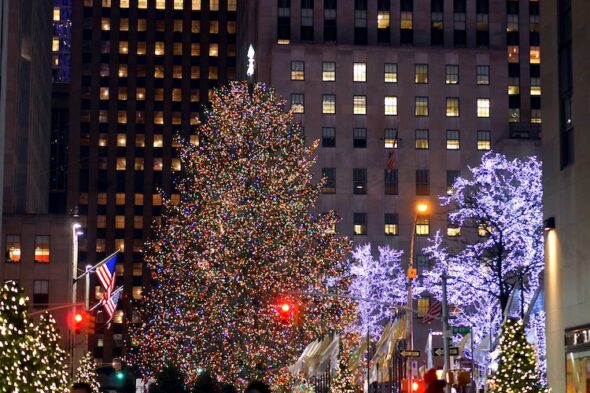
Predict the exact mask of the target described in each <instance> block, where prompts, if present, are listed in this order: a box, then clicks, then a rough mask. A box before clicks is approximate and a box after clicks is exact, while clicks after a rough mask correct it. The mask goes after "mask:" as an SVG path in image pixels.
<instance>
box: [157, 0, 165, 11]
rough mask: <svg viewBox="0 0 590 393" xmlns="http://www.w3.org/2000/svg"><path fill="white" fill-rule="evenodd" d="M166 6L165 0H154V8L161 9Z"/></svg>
mask: <svg viewBox="0 0 590 393" xmlns="http://www.w3.org/2000/svg"><path fill="white" fill-rule="evenodd" d="M165 8H166V0H156V9H158V10H163V9H165Z"/></svg>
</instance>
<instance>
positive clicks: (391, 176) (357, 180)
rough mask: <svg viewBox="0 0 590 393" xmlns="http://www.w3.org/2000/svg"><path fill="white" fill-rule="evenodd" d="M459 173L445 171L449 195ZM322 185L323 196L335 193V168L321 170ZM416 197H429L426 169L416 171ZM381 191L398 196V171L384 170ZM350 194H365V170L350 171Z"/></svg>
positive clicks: (354, 169)
mask: <svg viewBox="0 0 590 393" xmlns="http://www.w3.org/2000/svg"><path fill="white" fill-rule="evenodd" d="M459 174H460V172H459V171H456V170H451V171H447V193H450V192H451V190H452V187H453V184H454V182H455V179H456V178H457V177H459ZM322 177H323V179H324V184H323V186H322V193H323V194H335V193H336V168H322ZM415 184H416V195H422V196H425V195H430V171H429V170H428V169H417V170H416V183H415ZM383 190H384V194H385V195H398V194H399V185H398V171H397V170H385V171H384V178H383ZM352 193H353V194H356V195H365V194H367V168H353V169H352Z"/></svg>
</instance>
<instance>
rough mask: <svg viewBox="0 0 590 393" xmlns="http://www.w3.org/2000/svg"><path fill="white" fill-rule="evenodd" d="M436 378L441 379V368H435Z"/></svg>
mask: <svg viewBox="0 0 590 393" xmlns="http://www.w3.org/2000/svg"><path fill="white" fill-rule="evenodd" d="M436 379H443V370H436Z"/></svg>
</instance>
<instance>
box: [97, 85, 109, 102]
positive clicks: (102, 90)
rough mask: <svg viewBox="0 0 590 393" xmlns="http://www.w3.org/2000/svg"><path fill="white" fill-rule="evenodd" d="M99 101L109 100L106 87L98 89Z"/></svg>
mask: <svg viewBox="0 0 590 393" xmlns="http://www.w3.org/2000/svg"><path fill="white" fill-rule="evenodd" d="M99 98H100V99H101V100H108V99H109V88H108V87H101V88H100V97H99Z"/></svg>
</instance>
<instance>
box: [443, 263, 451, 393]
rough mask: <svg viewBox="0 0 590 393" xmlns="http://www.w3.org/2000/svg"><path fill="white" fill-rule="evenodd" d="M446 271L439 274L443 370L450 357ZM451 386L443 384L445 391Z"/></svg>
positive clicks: (448, 367) (448, 368)
mask: <svg viewBox="0 0 590 393" xmlns="http://www.w3.org/2000/svg"><path fill="white" fill-rule="evenodd" d="M447 278H448V276H447V272H446V271H445V272H443V274H442V275H441V279H442V323H443V349H444V357H445V366H444V369H443V370H444V372H445V376H446V373H447V372H448V371H449V370H450V368H451V367H450V364H449V363H450V359H449V304H448V302H447ZM450 391H451V387H450V386H449V384H446V385H445V392H446V393H450Z"/></svg>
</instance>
